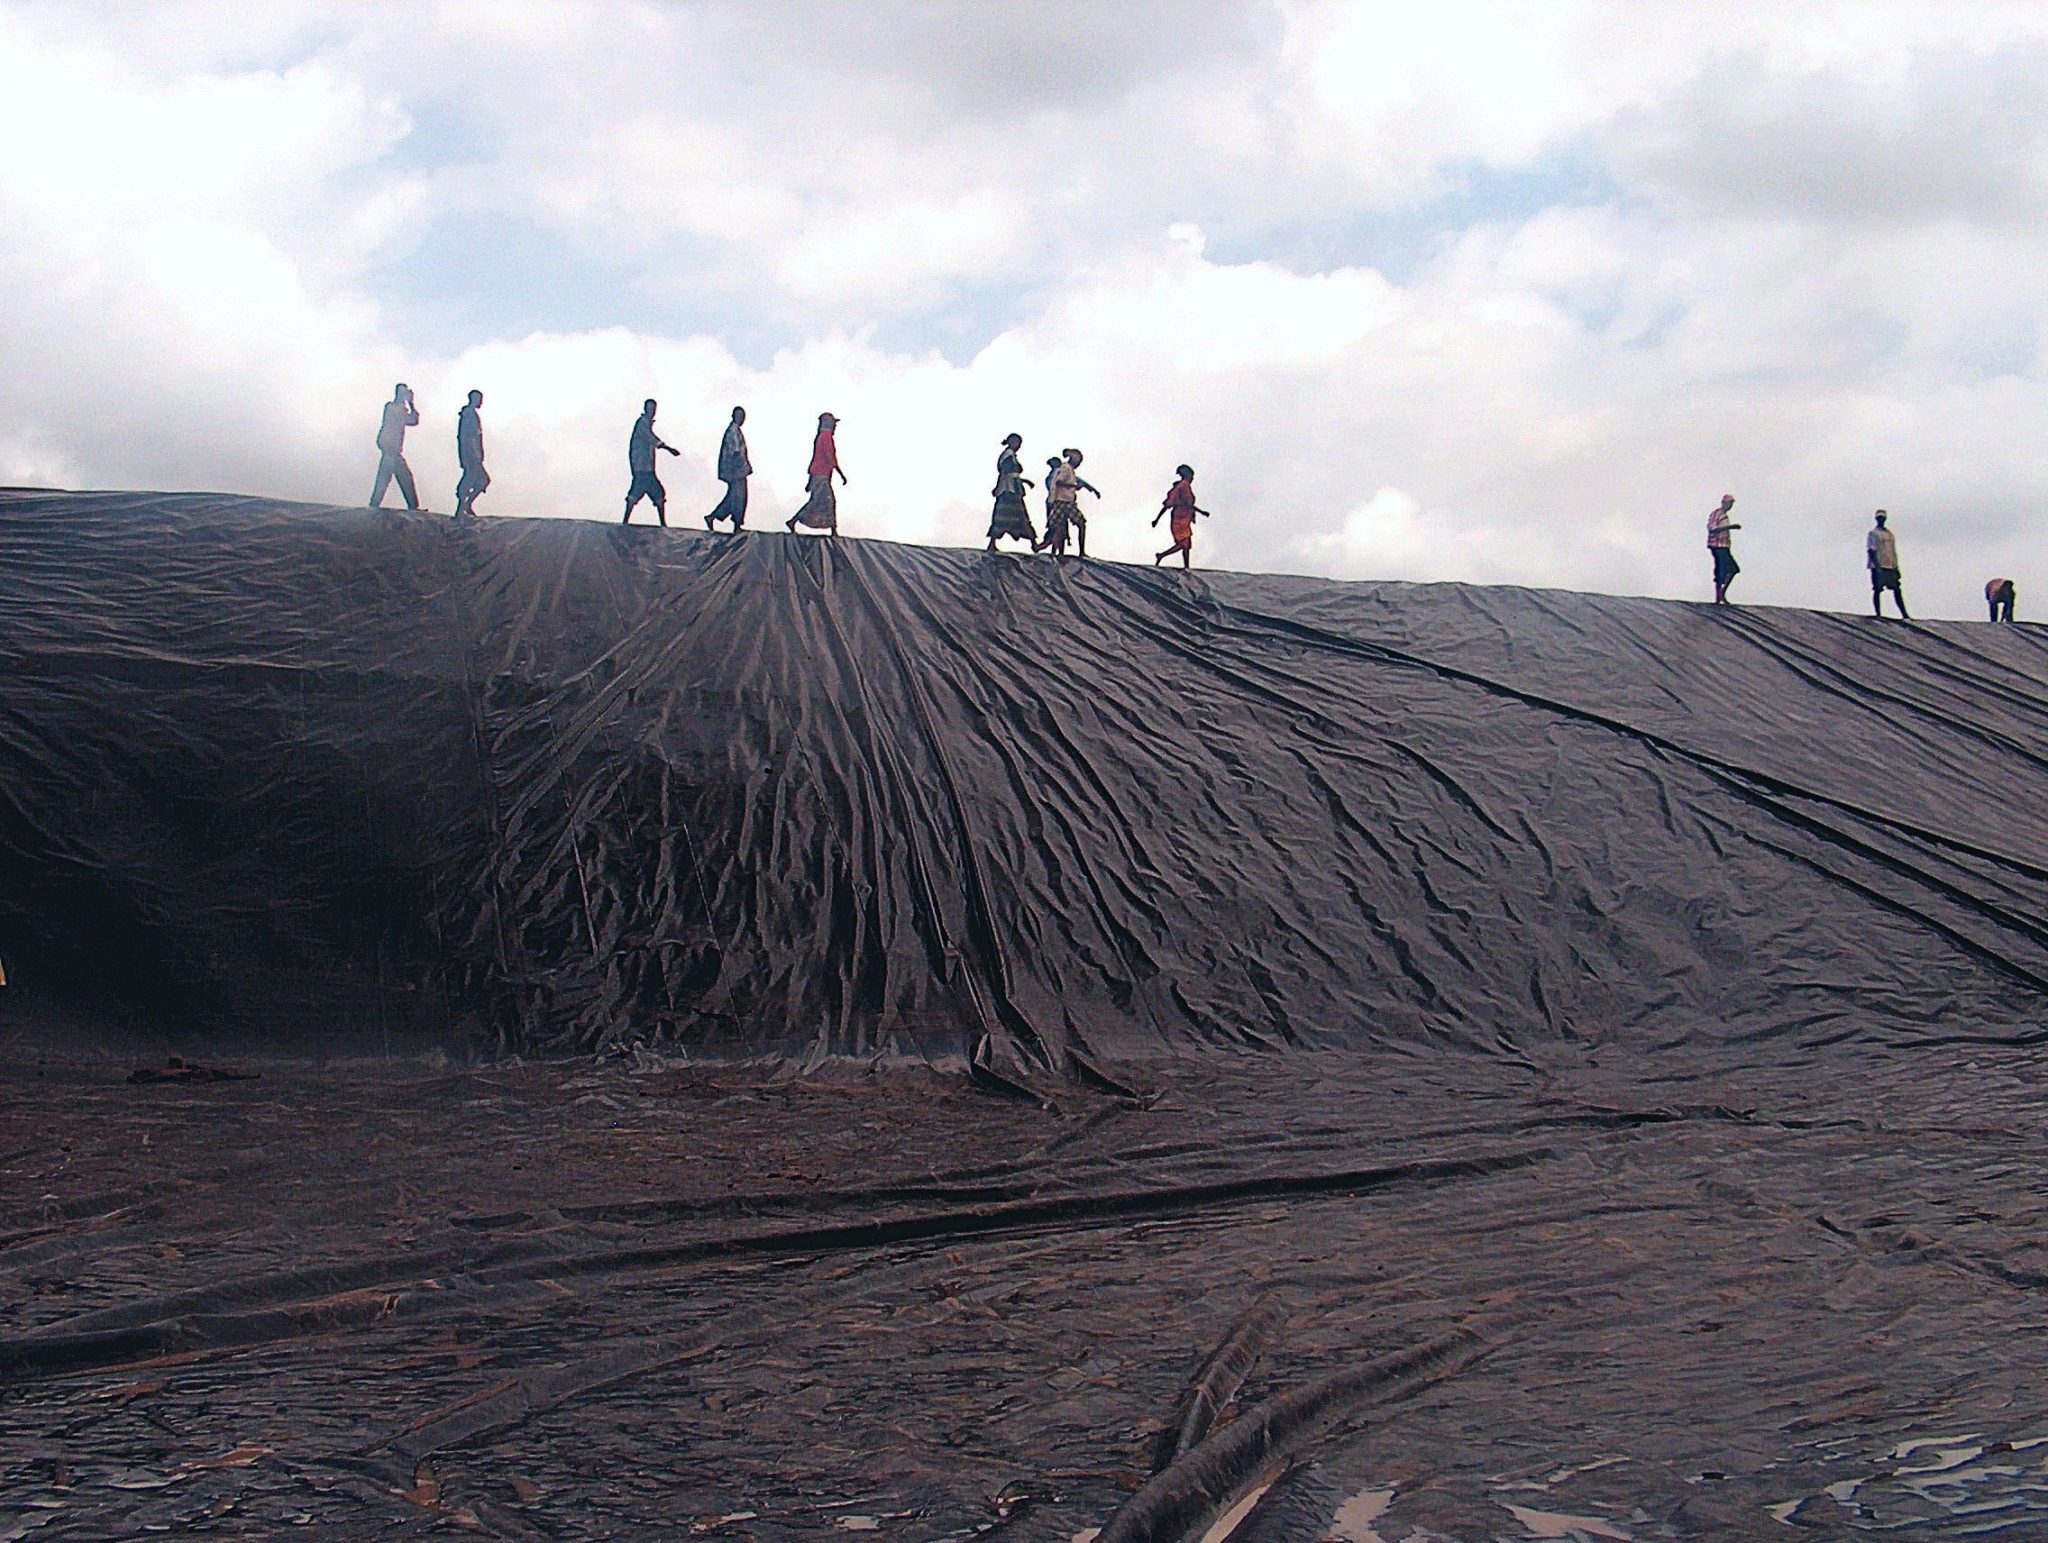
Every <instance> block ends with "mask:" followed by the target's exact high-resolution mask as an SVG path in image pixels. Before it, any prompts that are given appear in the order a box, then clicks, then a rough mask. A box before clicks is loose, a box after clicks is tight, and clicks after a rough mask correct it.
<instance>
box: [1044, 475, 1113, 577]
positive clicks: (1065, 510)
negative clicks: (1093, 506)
mask: <svg viewBox="0 0 2048 1543" xmlns="http://www.w3.org/2000/svg"><path fill="white" fill-rule="evenodd" d="M1080 468H1081V452H1080V451H1078V450H1073V449H1068V450H1062V451H1061V452H1060V453H1059V455H1058V456H1057V457H1055V458H1054V459H1053V460H1050V461H1048V462H1046V476H1045V539H1044V540H1043V541H1041V542H1039V543H1038V547H1037V550H1038V551H1041V552H1048V551H1049V552H1051V553H1052V555H1053V556H1055V557H1064V556H1066V555H1067V535H1068V532H1069V531H1071V532H1073V534H1074V535H1076V536H1077V537H1079V539H1080V543H1081V555H1082V556H1083V557H1086V556H1087V555H1088V521H1087V519H1086V517H1085V516H1083V515H1082V513H1081V494H1082V493H1083V492H1084V491H1086V492H1089V493H1094V494H1095V496H1096V497H1097V498H1100V497H1101V496H1102V494H1101V493H1100V492H1099V491H1098V490H1097V489H1096V488H1094V487H1093V486H1091V485H1090V484H1088V483H1086V482H1083V481H1082V480H1081V470H1080Z"/></svg>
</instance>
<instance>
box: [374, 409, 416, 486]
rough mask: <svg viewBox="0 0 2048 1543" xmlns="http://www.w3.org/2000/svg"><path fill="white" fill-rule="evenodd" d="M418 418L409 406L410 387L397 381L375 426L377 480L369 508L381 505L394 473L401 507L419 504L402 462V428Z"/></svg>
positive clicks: (411, 481)
mask: <svg viewBox="0 0 2048 1543" xmlns="http://www.w3.org/2000/svg"><path fill="white" fill-rule="evenodd" d="M419 421H420V410H419V409H418V408H417V407H415V406H413V401H412V387H410V386H408V385H407V384H406V383H405V382H404V381H400V382H399V383H398V386H397V389H395V390H394V391H393V392H392V393H391V400H390V401H388V402H386V403H385V404H384V421H383V423H381V424H379V425H378V428H377V481H376V483H375V484H374V485H373V486H372V487H371V489H370V507H371V508H372V509H381V508H383V507H384V490H385V489H386V488H388V487H390V486H391V479H392V478H394V477H396V478H397V479H398V495H399V497H401V498H403V499H404V500H405V507H406V508H408V509H413V510H417V509H418V508H419V506H420V494H419V489H418V488H417V487H415V486H414V484H413V480H412V468H411V467H410V466H408V465H406V464H405V431H406V430H407V429H409V428H411V427H412V426H413V425H414V424H416V423H418V422H419Z"/></svg>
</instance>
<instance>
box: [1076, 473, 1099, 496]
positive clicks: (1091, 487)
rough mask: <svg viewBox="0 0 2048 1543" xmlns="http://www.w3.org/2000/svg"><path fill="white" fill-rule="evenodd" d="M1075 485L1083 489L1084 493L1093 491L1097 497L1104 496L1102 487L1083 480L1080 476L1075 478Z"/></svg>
mask: <svg viewBox="0 0 2048 1543" xmlns="http://www.w3.org/2000/svg"><path fill="white" fill-rule="evenodd" d="M1074 486H1075V487H1077V488H1079V489H1081V490H1082V491H1083V492H1084V493H1093V494H1094V495H1095V496H1096V497H1097V498H1100V497H1101V496H1102V489H1100V488H1099V487H1097V486H1096V485H1095V484H1094V483H1092V482H1083V481H1082V480H1081V479H1080V478H1079V477H1076V478H1075V479H1074Z"/></svg>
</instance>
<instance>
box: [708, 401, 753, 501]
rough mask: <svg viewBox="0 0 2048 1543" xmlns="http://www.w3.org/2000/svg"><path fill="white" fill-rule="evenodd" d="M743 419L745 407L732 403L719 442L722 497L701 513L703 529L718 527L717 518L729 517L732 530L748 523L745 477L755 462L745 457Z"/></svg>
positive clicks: (749, 475)
mask: <svg viewBox="0 0 2048 1543" xmlns="http://www.w3.org/2000/svg"><path fill="white" fill-rule="evenodd" d="M746 421H747V410H746V409H745V408H744V407H735V408H734V409H733V410H732V422H731V423H729V424H727V425H726V426H725V438H724V439H723V440H721V441H720V442H719V445H718V480H719V481H720V482H723V483H724V484H725V497H723V498H721V499H720V500H719V501H718V507H717V508H716V509H713V510H712V511H711V512H710V513H709V514H707V515H705V516H704V528H705V529H706V530H716V529H718V522H719V521H720V520H731V521H732V528H733V530H734V531H738V530H740V529H742V528H743V527H744V526H745V525H746V523H747V478H749V477H751V476H752V475H753V474H754V463H753V462H752V461H750V460H748V459H747V436H746V434H745V433H744V432H743V431H742V428H741V425H743V424H744V423H745V422H746Z"/></svg>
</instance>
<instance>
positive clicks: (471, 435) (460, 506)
mask: <svg viewBox="0 0 2048 1543" xmlns="http://www.w3.org/2000/svg"><path fill="white" fill-rule="evenodd" d="M483 405H484V394H483V393H482V392H481V391H472V392H470V394H469V400H468V401H467V402H465V403H464V404H463V407H462V411H461V412H459V413H457V414H456V415H455V459H456V460H457V461H459V462H461V463H462V477H461V479H460V480H459V481H457V483H456V484H455V518H456V519H458V520H473V519H475V518H476V501H477V500H478V499H479V498H481V497H482V496H483V491H484V489H485V488H487V487H489V486H490V485H491V474H490V473H489V472H487V471H485V470H484V420H483V417H482V415H480V414H479V413H478V412H477V409H478V408H479V407H482V406H483Z"/></svg>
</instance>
